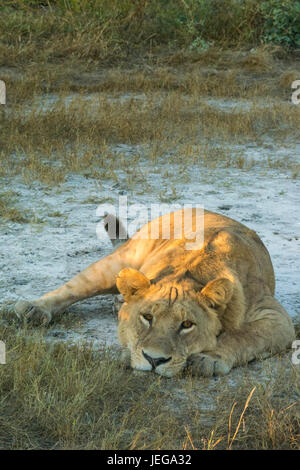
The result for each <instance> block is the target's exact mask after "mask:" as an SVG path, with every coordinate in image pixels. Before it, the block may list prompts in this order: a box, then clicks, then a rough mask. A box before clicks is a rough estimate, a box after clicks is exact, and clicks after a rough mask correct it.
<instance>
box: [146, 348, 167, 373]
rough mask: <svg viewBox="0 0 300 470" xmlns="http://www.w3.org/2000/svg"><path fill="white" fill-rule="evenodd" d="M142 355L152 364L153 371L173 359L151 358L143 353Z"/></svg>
mask: <svg viewBox="0 0 300 470" xmlns="http://www.w3.org/2000/svg"><path fill="white" fill-rule="evenodd" d="M142 354H143V356H144V358H145V359H146V360H147V361H148V362H149V363H150V364H151V366H152V370H154V369H156V367H158V366H160V365H162V364H167V363H168V362H170V361H171V359H172V357H167V358H165V357H151V356H149V354H147V353H145V352H144V351H142Z"/></svg>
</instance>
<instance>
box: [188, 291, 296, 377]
mask: <svg viewBox="0 0 300 470" xmlns="http://www.w3.org/2000/svg"><path fill="white" fill-rule="evenodd" d="M294 339H295V330H294V327H293V324H292V321H291V318H290V317H289V315H288V313H287V312H286V311H285V309H284V308H283V307H282V305H280V303H279V302H278V301H277V300H276V299H274V297H272V296H265V297H264V298H263V299H262V300H261V301H259V302H257V303H256V304H255V305H254V306H253V307H252V308H251V310H250V311H249V312H248V314H247V317H246V322H245V323H244V324H243V325H242V326H241V328H239V329H238V330H233V331H227V332H226V331H225V332H223V333H222V334H221V335H220V336H219V337H218V341H217V347H216V349H215V350H214V351H208V352H207V353H206V352H205V351H203V353H200V354H194V355H193V356H191V357H190V359H189V363H190V366H191V370H192V373H194V374H195V375H201V376H204V377H211V376H213V375H225V374H228V372H229V371H230V370H231V369H232V368H233V367H236V366H239V365H245V364H247V363H248V362H250V361H253V360H254V359H264V358H266V357H269V356H271V355H273V354H276V353H279V352H281V351H284V350H286V349H287V348H289V347H290V346H291V343H292V341H293V340H294Z"/></svg>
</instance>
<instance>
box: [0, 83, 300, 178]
mask: <svg viewBox="0 0 300 470" xmlns="http://www.w3.org/2000/svg"><path fill="white" fill-rule="evenodd" d="M119 79H120V80H121V76H120V77H119ZM207 80H208V79H207ZM299 128H300V108H299V107H297V106H293V107H292V106H290V105H289V104H285V103H276V102H274V101H273V100H270V102H269V104H267V103H266V102H261V103H257V104H256V103H254V104H252V105H250V106H249V104H247V103H246V104H245V105H244V109H243V107H242V104H241V103H240V104H239V103H238V104H237V105H236V106H233V107H232V106H231V107H230V108H228V109H222V107H221V108H220V107H218V104H214V103H211V104H210V103H209V102H205V100H204V101H203V99H202V96H200V97H199V96H198V95H197V93H192V94H182V93H181V92H180V91H170V92H159V91H157V92H147V93H146V92H144V93H143V94H142V95H135V94H132V93H129V94H127V95H126V96H124V97H123V98H122V97H121V98H120V97H119V96H118V95H110V96H108V95H107V94H106V93H100V94H92V95H84V94H82V93H81V94H75V95H73V97H72V96H70V95H69V94H66V93H61V94H60V95H54V97H52V101H51V96H49V100H48V101H47V99H46V100H45V99H44V98H43V99H41V98H40V97H39V98H37V97H36V98H35V100H34V103H33V104H32V105H31V106H29V105H27V104H22V105H15V106H10V107H7V109H6V115H5V119H4V120H3V121H2V137H3V139H2V141H1V160H2V167H1V170H0V172H1V174H2V175H3V176H4V175H13V174H19V173H21V174H22V176H23V180H24V182H26V183H27V182H30V181H31V179H32V176H33V177H34V178H37V179H39V180H40V181H42V182H43V183H45V184H51V185H57V184H59V183H61V182H63V181H64V179H65V176H66V174H68V173H84V174H87V175H88V176H92V177H99V176H100V175H101V172H104V171H105V172H106V174H108V172H110V171H113V170H114V169H116V168H119V167H120V166H121V167H124V168H125V169H126V168H127V169H128V171H129V172H130V168H132V165H134V166H136V165H138V163H139V161H140V160H141V159H148V161H150V163H151V162H153V163H155V162H157V159H160V160H163V159H164V155H166V154H170V155H171V160H170V161H172V162H173V163H180V162H181V161H182V159H183V160H185V159H186V158H188V159H189V161H190V162H191V163H201V164H202V165H203V164H204V165H209V166H213V165H221V166H226V167H230V166H236V167H237V168H243V167H244V166H245V165H246V161H245V160H244V159H243V156H239V155H235V154H234V152H233V151H232V152H229V151H228V149H226V147H224V143H225V144H227V146H228V145H232V144H241V143H242V144H244V145H245V144H247V143H251V144H253V143H255V142H256V143H257V144H258V145H259V144H260V143H261V142H262V140H263V139H264V138H265V137H268V138H270V137H271V138H272V139H273V141H276V142H285V141H286V139H287V137H288V138H292V137H293V136H296V135H297V133H298V132H299ZM216 136H217V137H216ZM119 143H122V144H127V145H130V146H139V147H138V150H137V151H136V152H135V153H134V154H133V155H132V154H131V156H130V157H129V156H128V155H126V153H123V154H120V152H116V151H115V150H114V148H115V145H117V144H119ZM129 158H130V164H129V161H128V159H129ZM270 165H272V166H273V167H276V161H273V160H272V162H271V160H270ZM278 165H282V162H281V163H278ZM295 165H296V163H295V162H294V161H285V162H284V166H285V167H286V168H290V169H291V170H292V171H293V172H294V173H296V171H297V170H296V167H295Z"/></svg>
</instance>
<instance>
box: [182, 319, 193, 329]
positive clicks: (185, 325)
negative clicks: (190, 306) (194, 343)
mask: <svg viewBox="0 0 300 470" xmlns="http://www.w3.org/2000/svg"><path fill="white" fill-rule="evenodd" d="M193 325H194V323H193V322H192V321H190V320H185V321H183V322H182V323H181V328H185V329H186V328H191V327H192V326H193Z"/></svg>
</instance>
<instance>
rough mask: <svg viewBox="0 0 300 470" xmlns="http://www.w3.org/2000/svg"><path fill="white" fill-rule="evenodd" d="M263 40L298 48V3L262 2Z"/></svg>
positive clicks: (299, 31) (281, 1)
mask: <svg viewBox="0 0 300 470" xmlns="http://www.w3.org/2000/svg"><path fill="white" fill-rule="evenodd" d="M261 11H262V14H263V16H264V30H263V40H264V41H265V42H273V43H278V44H282V45H284V46H288V47H296V48H300V1H299V0H268V1H264V2H262V5H261Z"/></svg>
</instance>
